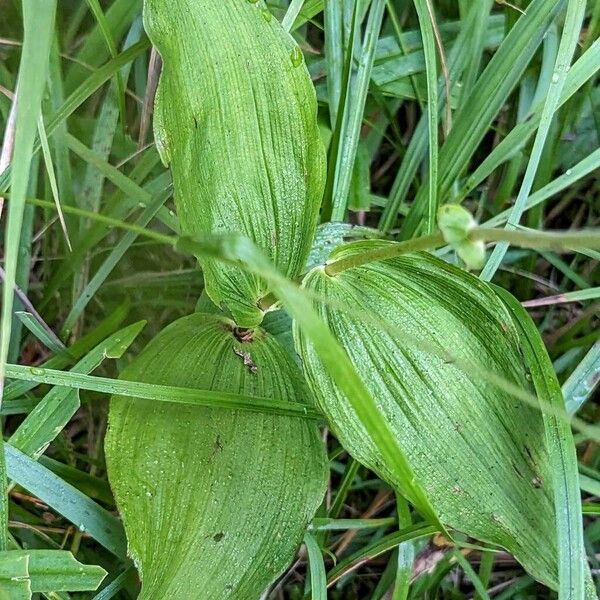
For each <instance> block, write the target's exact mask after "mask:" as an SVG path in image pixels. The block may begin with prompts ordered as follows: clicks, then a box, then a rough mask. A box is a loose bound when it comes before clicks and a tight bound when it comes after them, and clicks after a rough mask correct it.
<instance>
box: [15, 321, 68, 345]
mask: <svg viewBox="0 0 600 600" xmlns="http://www.w3.org/2000/svg"><path fill="white" fill-rule="evenodd" d="M15 314H16V316H17V318H18V319H19V320H20V321H21V323H23V325H25V327H27V329H28V330H29V331H30V332H31V333H32V334H33V335H34V336H35V337H36V338H37V339H38V340H39V341H40V342H41V343H42V344H44V346H46V348H48V350H50V351H51V352H53V353H54V354H57V355H59V356H60V355H66V356H68V352H67V350H66V348H65V345H64V344H63V343H62V342H61V341H60V339H59V338H58V337H57V335H56V334H55V333H54V332H53V331H52V330H51V329H47V328H46V327H44V325H45V323H44V324H43V325H42V323H40V321H39V320H38V319H36V318H35V316H34V315H32V314H31V313H29V312H25V311H19V312H17V313H15Z"/></svg>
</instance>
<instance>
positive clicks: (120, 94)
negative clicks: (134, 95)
mask: <svg viewBox="0 0 600 600" xmlns="http://www.w3.org/2000/svg"><path fill="white" fill-rule="evenodd" d="M87 3H88V6H89V7H90V10H91V11H92V14H93V15H94V18H95V19H96V22H97V23H98V29H99V30H100V33H101V34H102V37H103V38H104V43H105V44H106V48H107V50H108V53H109V54H110V57H111V58H112V59H114V58H116V57H117V46H116V44H115V40H114V39H113V35H112V33H111V31H110V26H109V24H108V22H107V20H106V17H105V16H104V13H103V12H102V7H101V6H100V2H99V1H98V0H87ZM88 39H89V38H88ZM115 78H116V82H117V103H118V106H119V113H120V115H121V124H122V125H123V130H125V118H126V115H125V85H124V84H123V78H122V77H121V73H120V72H119V71H117V72H116V73H115Z"/></svg>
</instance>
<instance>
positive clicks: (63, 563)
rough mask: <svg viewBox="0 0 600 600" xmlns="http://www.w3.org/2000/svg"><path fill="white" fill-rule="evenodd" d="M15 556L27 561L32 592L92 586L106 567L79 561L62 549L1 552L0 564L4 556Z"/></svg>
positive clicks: (78, 589)
mask: <svg viewBox="0 0 600 600" xmlns="http://www.w3.org/2000/svg"><path fill="white" fill-rule="evenodd" d="M15 558H20V559H22V560H24V561H25V563H26V564H27V578H28V579H29V582H30V586H31V591H32V592H33V593H35V592H61V591H65V592H85V591H88V590H95V589H97V588H98V586H99V585H100V584H101V583H102V580H103V579H104V577H105V576H106V571H105V570H104V569H103V568H102V567H99V566H96V565H82V564H81V563H80V562H78V561H77V560H75V557H74V556H73V555H72V554H71V553H70V552H66V551H63V550H9V551H5V552H0V564H2V563H3V562H4V561H5V560H6V559H12V560H14V559H15ZM0 580H1V578H0ZM0 598H2V596H1V595H0Z"/></svg>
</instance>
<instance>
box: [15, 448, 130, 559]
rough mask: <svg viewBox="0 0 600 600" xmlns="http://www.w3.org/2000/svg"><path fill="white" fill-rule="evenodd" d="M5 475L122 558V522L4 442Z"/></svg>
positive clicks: (123, 534) (125, 549)
mask: <svg viewBox="0 0 600 600" xmlns="http://www.w3.org/2000/svg"><path fill="white" fill-rule="evenodd" d="M4 451H5V454H6V470H7V473H8V476H9V477H10V478H11V479H12V480H14V481H15V482H16V483H18V484H19V485H20V486H22V487H24V488H25V489H26V490H28V491H29V492H31V493H32V494H33V495H35V496H36V497H37V498H39V499H40V500H41V501H42V502H45V503H46V504H47V505H48V506H50V507H51V508H53V509H54V510H55V511H56V512H58V513H59V514H61V515H62V516H63V517H65V519H68V520H69V521H71V523H73V524H75V525H76V526H77V527H79V529H80V531H85V532H87V533H88V534H89V535H91V536H92V537H93V538H94V539H95V540H96V541H97V542H98V543H99V544H101V545H102V546H104V547H105V548H106V549H107V550H108V551H109V552H111V553H112V554H114V555H115V556H117V557H118V558H121V559H124V558H125V557H126V553H127V543H126V540H125V532H124V531H123V526H122V525H121V522H120V521H119V520H118V519H117V518H116V517H114V516H113V515H112V514H111V513H109V512H108V511H107V510H105V509H104V508H102V507H101V506H99V505H98V504H96V503H95V502H93V501H92V500H90V499H89V498H88V497H87V496H86V495H85V494H82V493H81V492H80V491H79V490H77V489H76V488H74V487H73V486H71V485H69V484H68V483H65V482H64V481H63V480H62V479H61V478H60V477H57V476H56V475H54V473H52V472H51V471H49V470H48V469H46V468H45V467H43V466H42V465H41V464H40V463H38V462H36V461H35V460H33V459H32V458H29V457H28V456H27V455H26V454H23V453H22V452H21V451H20V450H17V449H16V448H13V447H12V446H11V445H10V444H4Z"/></svg>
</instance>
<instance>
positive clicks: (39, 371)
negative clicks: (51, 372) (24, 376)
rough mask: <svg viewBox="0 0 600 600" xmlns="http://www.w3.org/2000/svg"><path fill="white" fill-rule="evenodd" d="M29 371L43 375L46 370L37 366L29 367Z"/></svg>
mask: <svg viewBox="0 0 600 600" xmlns="http://www.w3.org/2000/svg"><path fill="white" fill-rule="evenodd" d="M29 370H30V371H31V374H32V375H45V374H46V370H45V369H40V368H39V367H31V369H29Z"/></svg>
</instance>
